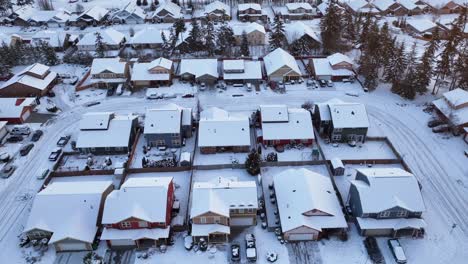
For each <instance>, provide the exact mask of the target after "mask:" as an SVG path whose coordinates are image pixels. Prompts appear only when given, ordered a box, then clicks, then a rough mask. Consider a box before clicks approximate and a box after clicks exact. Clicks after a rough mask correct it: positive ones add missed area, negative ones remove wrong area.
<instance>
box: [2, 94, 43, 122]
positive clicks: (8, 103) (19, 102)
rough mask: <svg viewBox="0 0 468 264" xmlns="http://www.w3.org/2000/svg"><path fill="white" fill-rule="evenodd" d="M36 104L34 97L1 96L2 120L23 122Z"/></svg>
mask: <svg viewBox="0 0 468 264" xmlns="http://www.w3.org/2000/svg"><path fill="white" fill-rule="evenodd" d="M35 106H36V99H34V98H0V121H1V122H3V121H6V122H8V123H9V124H22V123H24V122H25V121H26V120H27V119H28V117H29V116H30V115H31V113H32V111H33V109H34V107H35Z"/></svg>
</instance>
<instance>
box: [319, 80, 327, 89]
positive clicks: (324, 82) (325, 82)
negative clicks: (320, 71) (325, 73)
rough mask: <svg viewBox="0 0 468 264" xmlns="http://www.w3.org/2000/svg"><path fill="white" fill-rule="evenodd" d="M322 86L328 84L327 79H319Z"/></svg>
mask: <svg viewBox="0 0 468 264" xmlns="http://www.w3.org/2000/svg"><path fill="white" fill-rule="evenodd" d="M319 84H320V87H325V86H327V81H325V80H319Z"/></svg>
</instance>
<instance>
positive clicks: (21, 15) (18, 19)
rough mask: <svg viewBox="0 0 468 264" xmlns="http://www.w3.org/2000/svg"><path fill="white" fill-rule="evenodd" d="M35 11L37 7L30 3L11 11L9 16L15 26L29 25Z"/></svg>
mask: <svg viewBox="0 0 468 264" xmlns="http://www.w3.org/2000/svg"><path fill="white" fill-rule="evenodd" d="M35 11H36V9H35V8H33V7H32V6H30V5H26V6H23V7H19V8H17V9H15V10H13V12H11V14H10V15H9V16H8V20H9V21H11V24H12V25H14V26H21V27H28V26H29V23H28V19H29V18H30V17H31V16H32V14H33V13H34V12H35Z"/></svg>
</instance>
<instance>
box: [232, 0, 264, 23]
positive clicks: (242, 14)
mask: <svg viewBox="0 0 468 264" xmlns="http://www.w3.org/2000/svg"><path fill="white" fill-rule="evenodd" d="M237 18H238V19H239V20H240V21H242V22H248V21H250V22H254V21H263V22H266V21H267V15H266V13H265V12H263V10H262V6H261V5H259V4H255V3H245V4H238V5H237Z"/></svg>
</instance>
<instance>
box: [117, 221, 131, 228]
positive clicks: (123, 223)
mask: <svg viewBox="0 0 468 264" xmlns="http://www.w3.org/2000/svg"><path fill="white" fill-rule="evenodd" d="M120 226H121V227H122V228H130V227H132V224H131V223H130V222H122V223H120Z"/></svg>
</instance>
